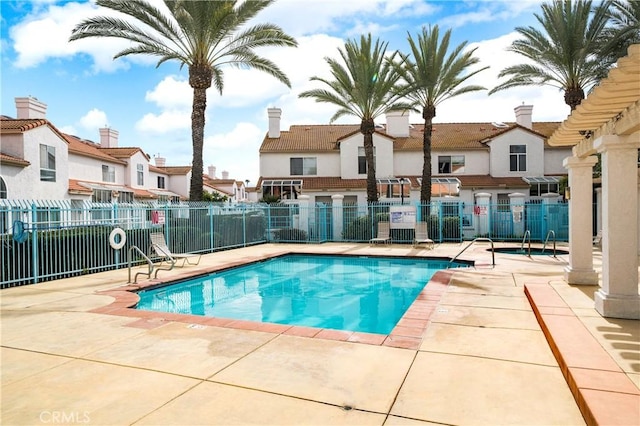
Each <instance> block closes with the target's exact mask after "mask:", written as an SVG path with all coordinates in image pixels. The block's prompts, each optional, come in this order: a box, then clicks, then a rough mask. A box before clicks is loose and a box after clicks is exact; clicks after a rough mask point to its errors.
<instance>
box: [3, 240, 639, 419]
mask: <svg viewBox="0 0 640 426" xmlns="http://www.w3.org/2000/svg"><path fill="white" fill-rule="evenodd" d="M466 244H467V243H466V242H465V243H463V244H441V245H437V246H436V247H435V248H434V249H433V250H426V249H422V248H413V247H411V246H408V245H399V244H388V245H376V246H372V245H367V244H348V243H326V244H262V245H255V246H251V247H245V248H240V249H234V250H228V251H221V252H217V253H213V254H209V255H205V256H203V257H202V260H201V262H200V264H199V265H197V266H186V267H184V268H177V269H174V270H172V271H161V272H160V273H159V278H160V279H161V280H173V279H176V278H180V277H184V276H187V275H196V274H198V273H203V272H205V271H208V270H211V269H218V268H221V267H225V266H227V265H235V264H240V263H245V262H249V261H253V260H257V259H262V258H264V257H267V256H273V255H274V254H279V253H288V252H304V253H332V254H347V253H348V254H357V255H393V256H429V257H431V256H437V257H452V256H454V255H455V254H456V253H458V252H459V251H460V250H461V249H462V248H463V247H464V246H465V245H466ZM511 246H513V244H511ZM488 248H489V245H488V244H480V243H478V244H475V245H474V246H472V247H471V248H470V249H469V250H467V251H466V252H465V253H464V254H463V255H462V256H461V258H462V259H465V260H471V261H475V262H476V266H475V268H469V269H456V270H452V272H450V273H449V272H447V273H445V274H441V275H438V276H437V278H434V280H433V281H432V282H431V283H430V284H429V285H428V286H427V289H428V290H429V293H425V294H423V295H422V297H421V298H419V299H420V300H418V301H417V302H416V303H417V304H416V305H415V306H412V309H413V315H412V316H411V317H407V316H405V318H403V320H402V321H401V323H400V324H399V325H398V327H396V329H395V330H394V331H393V332H392V333H391V334H390V335H389V336H382V335H366V334H363V333H350V332H339V331H333V330H322V329H315V328H304V327H289V326H283V325H270V324H257V323H252V322H247V321H231V320H222V319H207V318H204V317H195V316H179V315H175V314H163V313H157V312H156V313H147V312H143V311H136V310H132V309H129V306H131V305H132V304H133V303H135V297H134V296H132V295H131V294H130V293H127V292H125V291H124V290H126V289H128V288H131V286H130V285H128V284H127V279H128V274H127V270H126V269H122V270H118V271H110V272H104V273H98V274H92V275H85V276H81V277H76V278H70V279H64V280H57V281H52V282H48V283H42V284H36V285H30V286H24V287H18V288H10V289H5V290H1V291H0V303H1V318H0V327H1V344H2V349H1V350H2V352H1V359H2V368H1V381H2V400H1V402H2V409H1V416H0V423H1V424H4V425H19V424H25V425H34V424H78V423H82V424H91V425H132V424H135V425H197V424H221V425H232V424H278V425H280V424H295V425H300V424H318V425H328V424H347V425H351V424H370V425H427V424H447V425H461V424H473V425H480V424H486V425H496V424H509V425H515V424H523V425H526V424H530V425H542V424H544V425H554V424H555V425H580V424H607V425H612V424H618V425H631V424H640V344H639V343H638V342H640V321H636V320H616V319H607V318H603V317H602V316H600V315H599V314H598V313H597V312H596V310H595V308H594V300H593V295H594V293H595V291H596V290H598V288H599V287H598V286H570V285H568V284H567V283H566V282H565V281H564V273H565V267H566V266H567V265H568V256H558V257H557V258H554V257H551V256H532V257H531V258H529V257H527V256H524V255H510V254H499V253H496V254H495V261H496V265H495V266H492V264H491V263H492V262H491V253H490V252H488V251H487V249H488ZM559 248H565V249H566V248H567V247H566V246H565V247H559ZM593 256H594V260H593V262H594V268H595V269H596V271H598V272H600V271H601V268H602V261H601V256H600V252H599V251H598V250H595V251H594V253H593ZM140 270H141V269H137V270H135V272H137V271H140Z"/></svg>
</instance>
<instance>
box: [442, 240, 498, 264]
mask: <svg viewBox="0 0 640 426" xmlns="http://www.w3.org/2000/svg"><path fill="white" fill-rule="evenodd" d="M477 241H482V242H489V243H491V265H492V266H496V253H495V249H494V248H493V240H492V239H491V238H474V239H473V241H471V242H470V243H469V244H467V245H466V247H465V248H463V249H462V250H460V252H459V253H458V254H456V255H455V256H453V257H452V258H451V260H450V261H449V265H451V264H452V263H453V262H454V261H455V260H456V259H457V258H458V256H460V255H461V254H462V253H464V252H465V251H466V250H467V249H468V248H469V247H471V246H472V245H473V243H475V242H477Z"/></svg>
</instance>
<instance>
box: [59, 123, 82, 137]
mask: <svg viewBox="0 0 640 426" xmlns="http://www.w3.org/2000/svg"><path fill="white" fill-rule="evenodd" d="M58 130H60V131H61V132H62V133H66V134H67V135H76V136H77V135H78V131H77V130H76V128H75V127H74V126H71V125H68V126H60V127H58Z"/></svg>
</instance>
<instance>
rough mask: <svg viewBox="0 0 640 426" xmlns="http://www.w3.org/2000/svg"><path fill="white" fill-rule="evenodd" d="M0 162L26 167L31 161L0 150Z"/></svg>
mask: <svg viewBox="0 0 640 426" xmlns="http://www.w3.org/2000/svg"><path fill="white" fill-rule="evenodd" d="M0 164H10V165H12V166H21V167H27V166H29V165H31V163H30V162H28V161H27V160H23V159H22V158H18V157H14V156H11V155H7V154H3V153H1V152H0Z"/></svg>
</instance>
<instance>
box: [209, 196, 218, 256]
mask: <svg viewBox="0 0 640 426" xmlns="http://www.w3.org/2000/svg"><path fill="white" fill-rule="evenodd" d="M209 230H210V231H211V232H209V252H213V250H214V249H215V244H216V241H215V232H214V228H213V204H209Z"/></svg>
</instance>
